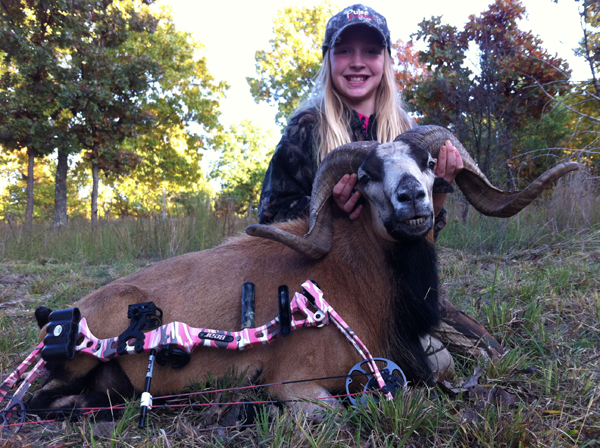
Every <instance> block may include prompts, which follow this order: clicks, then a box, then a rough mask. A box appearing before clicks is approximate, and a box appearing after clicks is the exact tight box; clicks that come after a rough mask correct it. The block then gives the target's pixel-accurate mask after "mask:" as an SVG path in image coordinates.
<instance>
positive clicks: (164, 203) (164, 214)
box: [162, 187, 167, 220]
mask: <svg viewBox="0 0 600 448" xmlns="http://www.w3.org/2000/svg"><path fill="white" fill-rule="evenodd" d="M162 219H163V220H166V219H167V191H166V190H165V187H162Z"/></svg>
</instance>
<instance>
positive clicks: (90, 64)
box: [0, 0, 600, 228]
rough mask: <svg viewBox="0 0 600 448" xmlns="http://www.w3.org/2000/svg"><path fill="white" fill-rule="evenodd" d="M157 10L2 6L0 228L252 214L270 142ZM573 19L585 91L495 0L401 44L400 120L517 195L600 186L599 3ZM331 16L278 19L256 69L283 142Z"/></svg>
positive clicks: (253, 80) (520, 10) (10, 1)
mask: <svg viewBox="0 0 600 448" xmlns="http://www.w3.org/2000/svg"><path fill="white" fill-rule="evenodd" d="M565 1H566V0H565ZM151 3H153V2H152V1H138V0H115V1H111V0H105V1H103V2H93V1H91V0H78V1H74V0H45V1H43V2H28V1H25V0H22V1H16V0H2V1H0V4H1V5H2V8H0V18H1V22H0V42H1V44H0V52H1V55H2V62H1V65H0V145H1V148H2V150H1V151H2V159H1V160H0V161H1V162H2V164H1V168H2V170H3V172H4V173H5V174H6V176H5V179H6V180H5V181H4V183H3V184H2V187H3V191H2V195H1V196H0V203H1V208H0V214H1V217H2V218H3V219H4V220H5V221H7V220H8V221H11V220H12V221H15V222H23V223H24V224H25V226H26V227H27V228H30V227H31V223H32V222H33V220H34V219H35V220H37V221H40V222H44V221H48V220H49V219H50V217H52V223H53V226H54V227H60V226H64V225H66V223H67V216H68V215H70V216H71V217H87V218H90V219H91V223H92V225H93V226H94V227H95V226H96V223H97V219H98V216H99V215H100V216H103V217H106V218H109V217H126V216H134V217H141V216H152V215H157V216H166V215H168V214H171V215H172V214H181V213H184V214H185V213H186V210H189V209H190V204H191V202H190V199H191V198H192V197H193V196H194V195H195V194H196V193H198V192H200V193H201V194H202V195H204V196H210V197H213V198H216V202H215V206H216V208H218V209H220V210H225V209H227V210H230V211H235V213H237V214H244V215H248V214H249V213H251V211H252V204H254V205H256V203H257V198H258V196H259V194H260V193H259V192H260V187H261V185H260V183H261V180H262V176H263V173H264V169H265V165H266V164H267V163H268V158H269V154H270V152H269V151H272V149H273V146H274V145H273V141H276V139H274V138H273V135H269V134H268V133H266V132H265V131H263V130H262V129H260V128H259V127H258V125H257V124H256V123H251V122H249V121H246V122H243V123H239V124H232V125H229V127H228V129H225V128H224V126H223V125H222V124H221V122H220V101H221V100H222V99H223V98H224V95H225V93H226V91H227V88H228V85H227V83H226V82H225V81H217V80H215V79H214V77H213V76H212V75H211V73H210V72H209V71H208V65H207V60H206V58H205V57H203V56H202V45H201V44H200V43H198V42H195V41H194V40H193V39H192V38H191V36H190V35H189V34H187V33H184V32H181V31H178V30H177V29H176V27H175V24H174V23H173V20H172V18H171V16H170V15H169V13H168V12H166V11H165V10H163V9H159V8H157V7H155V6H156V5H151ZM573 8H578V9H579V12H580V17H581V40H580V45H579V47H578V48H577V51H576V54H577V56H578V57H580V58H582V59H584V60H585V61H586V64H587V66H588V67H589V78H588V79H586V80H577V81H575V80H572V79H571V71H570V68H569V66H568V64H567V63H566V61H565V59H564V58H562V57H560V56H559V55H552V54H550V53H549V52H548V51H547V50H545V49H544V44H543V42H542V41H541V39H540V38H539V37H537V36H536V35H534V34H533V33H532V32H527V31H524V30H522V29H520V28H519V26H520V23H521V21H522V19H523V18H524V17H525V15H526V14H527V12H526V9H525V7H524V6H523V4H521V3H520V2H519V1H518V0H497V1H496V2H494V3H492V4H490V5H489V7H488V9H487V10H485V11H482V12H481V13H479V14H473V15H471V16H469V17H468V18H466V19H467V21H466V23H465V25H464V28H463V29H458V28H457V27H454V26H450V25H447V24H444V22H443V18H441V17H435V16H434V17H431V18H430V19H424V20H423V21H422V22H421V23H420V24H418V27H417V29H416V31H415V32H414V33H413V34H412V40H410V41H401V40H399V41H398V42H396V43H395V45H394V49H395V54H394V56H395V61H396V74H397V81H398V85H399V88H400V89H401V91H402V95H403V96H404V99H405V102H406V105H407V107H408V108H409V109H410V110H411V111H412V113H413V116H414V117H415V118H416V119H417V121H419V122H420V123H423V124H427V123H434V124H439V125H442V126H447V127H450V128H451V129H452V130H453V131H454V132H455V133H456V134H457V135H458V136H459V138H460V139H461V140H462V141H463V142H464V143H465V146H466V147H467V148H469V150H470V151H471V152H472V155H473V156H474V158H475V159H476V160H477V161H478V163H479V164H480V167H481V168H482V170H483V171H484V172H485V173H486V174H487V175H488V176H489V177H490V178H491V179H492V181H494V182H497V183H499V184H506V185H507V187H508V188H510V189H514V188H518V187H519V186H520V184H521V181H529V180H531V178H533V177H535V176H536V175H538V174H540V173H541V172H542V171H544V170H545V169H547V168H548V166H551V165H553V164H555V163H557V162H558V161H559V160H563V159H566V158H572V159H578V160H580V161H583V162H584V163H586V164H587V166H588V167H589V169H590V170H591V171H592V172H597V169H598V126H599V121H598V120H599V116H598V110H599V108H598V107H597V106H598V104H600V103H599V101H600V100H599V99H598V91H599V87H598V82H599V81H598V74H597V72H598V66H599V64H600V63H599V62H598V54H599V50H598V47H599V45H600V42H599V37H598V35H599V31H598V29H599V26H598V17H599V14H600V13H599V7H598V2H595V1H580V2H573ZM335 11H337V9H336V7H333V6H332V5H331V4H329V3H323V4H321V5H319V6H315V7H308V8H307V7H288V8H284V9H282V10H281V11H280V12H279V14H278V15H277V17H275V19H274V22H273V30H272V38H271V39H270V41H269V45H270V49H269V50H259V51H257V52H256V54H255V61H256V77H247V78H246V79H247V82H248V85H249V89H250V92H251V94H252V96H253V97H254V99H255V101H256V102H265V103H267V104H270V105H274V106H277V110H278V112H277V115H276V121H277V124H278V125H279V126H280V127H281V129H283V128H284V127H285V125H286V122H287V118H288V117H289V115H290V114H291V113H292V112H293V111H294V109H295V108H296V107H298V105H299V104H300V102H301V101H302V100H303V99H305V98H306V96H307V94H308V92H309V91H310V88H311V87H312V83H313V78H314V76H315V74H316V72H317V70H318V68H319V66H320V61H321V55H322V53H321V43H322V39H323V34H324V29H325V24H326V21H327V19H328V17H330V16H331V15H332V14H333V13H334V12H335ZM207 151H209V152H208V153H207ZM211 153H212V155H210V157H209V159H210V160H211V162H210V163H207V162H203V157H206V154H211ZM25 161H26V162H27V164H26V165H23V164H24V163H25ZM34 204H35V205H36V206H35V207H34ZM98 204H100V205H98ZM225 204H229V205H227V206H225Z"/></svg>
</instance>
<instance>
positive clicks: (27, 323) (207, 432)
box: [0, 187, 600, 447]
mask: <svg viewBox="0 0 600 448" xmlns="http://www.w3.org/2000/svg"><path fill="white" fill-rule="evenodd" d="M565 188H566V187H565ZM569 191H571V192H573V191H577V190H576V189H574V188H572V189H571V190H569ZM557 194H560V195H562V196H559V197H558V198H557V197H556V196H554V197H549V198H547V200H546V203H545V204H542V205H539V204H534V205H532V206H530V207H529V208H528V209H526V210H525V211H523V212H522V213H521V214H520V215H519V217H517V218H511V219H508V220H499V219H491V218H484V217H481V216H479V215H478V214H477V213H476V212H474V211H473V210H471V211H470V212H469V216H468V220H467V221H466V222H463V221H461V220H460V219H458V218H455V216H454V215H455V214H456V213H455V212H454V211H453V210H456V209H458V206H459V202H458V201H457V202H456V203H453V202H452V201H450V203H449V206H448V208H449V209H450V217H451V219H450V221H449V223H448V226H447V228H446V229H445V230H444V232H443V233H442V236H441V238H440V241H439V242H438V243H439V244H438V252H439V256H440V276H441V283H442V285H443V292H444V294H446V295H447V296H448V297H449V298H450V300H451V301H452V302H453V303H454V304H455V305H456V306H457V307H458V308H460V309H462V310H463V311H465V312H466V313H468V314H470V315H472V316H474V317H475V318H476V319H477V320H478V321H479V322H481V323H482V324H483V325H484V326H485V327H486V328H487V329H488V330H489V331H490V332H491V333H492V335H494V337H496V338H497V339H498V340H499V341H500V342H501V343H502V344H503V345H504V346H506V347H508V348H510V351H509V352H508V353H507V354H506V355H505V356H504V357H503V358H502V359H500V360H495V361H487V362H486V361H483V360H473V359H464V358H461V357H459V356H455V360H456V363H457V368H456V372H455V376H454V377H451V378H449V382H450V384H451V385H452V386H453V387H454V386H458V385H460V384H462V383H463V382H464V381H466V380H467V379H469V378H470V377H471V376H472V375H473V374H474V372H475V369H476V368H482V369H483V372H482V375H481V377H480V379H479V381H478V384H479V387H478V388H475V389H471V390H470V391H468V392H467V391H463V392H460V393H457V394H456V393H451V392H450V393H449V392H448V391H442V390H441V389H438V388H417V389H410V390H408V391H406V392H402V393H399V394H397V396H396V397H395V399H394V400H393V401H391V402H388V401H385V400H381V401H380V402H379V403H376V402H375V401H374V400H373V399H370V398H369V399H368V400H367V403H366V404H364V405H360V406H358V407H350V406H349V407H344V408H343V409H338V410H332V411H328V412H324V415H323V416H322V418H321V419H320V420H317V421H315V420H310V419H307V417H306V416H303V415H298V414H295V413H293V412H290V411H285V410H283V409H282V408H281V407H279V406H275V405H270V404H268V405H260V406H258V407H257V408H256V409H255V411H256V412H257V414H258V417H257V420H256V426H255V427H251V428H248V429H245V430H242V429H241V428H233V429H225V428H224V427H228V426H230V425H236V424H237V423H239V419H240V418H241V417H240V416H242V415H245V412H246V411H247V410H243V409H242V408H241V407H240V406H238V405H217V404H215V403H222V402H226V401H254V400H267V399H269V396H268V394H267V393H266V392H265V391H264V390H263V389H261V388H258V389H252V390H250V391H247V392H244V393H241V392H239V391H232V392H227V393H221V394H214V393H211V394H202V395H195V396H190V397H186V398H181V399H179V400H177V401H176V403H178V404H190V405H196V407H184V408H174V409H159V408H155V409H153V410H152V411H151V413H150V418H149V425H148V427H147V428H146V429H143V430H142V429H139V428H137V415H138V407H137V405H136V404H135V403H132V404H130V405H129V406H128V407H127V408H126V410H125V411H124V412H123V414H122V415H121V416H116V417H115V419H114V421H113V422H96V421H94V419H93V417H90V418H86V419H84V420H81V421H79V422H73V423H66V422H60V423H50V424H45V425H33V426H31V427H27V428H24V429H23V430H22V431H21V432H20V433H19V434H18V435H16V436H13V437H12V438H9V439H7V438H3V439H0V446H84V447H101V446H102V447H131V446H133V447H154V446H159V447H183V446H185V447H188V446H190V447H246V446H252V447H288V446H298V447H324V446H326V447H346V446H352V447H359V446H360V447H385V446H390V447H399V446H407V447H408V446H410V447H430V446H440V447H442V446H444V447H445V446H459V447H462V446H465V447H525V446H536V447H548V446H552V447H554V446H556V447H572V446H581V447H586V446H587V447H594V446H600V323H599V322H600V216H598V215H599V213H600V212H599V210H600V204H599V203H597V202H595V203H588V204H587V206H586V207H587V208H585V207H584V205H585V204H582V203H579V204H577V207H576V208H577V210H575V211H573V208H574V205H573V204H572V203H568V204H567V203H565V202H563V204H562V206H561V204H560V203H559V199H560V198H561V197H562V198H563V199H562V200H563V201H566V199H565V198H567V199H568V198H571V197H573V196H572V195H569V194H566V193H564V192H563V193H561V192H560V191H559V193H557ZM571 202H572V201H571ZM569 210H571V211H569ZM202 220H203V221H202ZM202 220H200V218H198V217H182V218H177V219H171V220H170V221H169V222H163V221H159V220H145V221H117V222H104V223H102V225H101V237H98V238H96V237H94V236H93V235H92V234H91V232H90V231H89V229H87V223H71V226H70V227H69V228H68V229H67V230H66V231H62V232H60V233H57V232H53V231H51V230H50V229H47V228H42V226H40V227H39V228H37V229H36V232H38V233H36V234H35V243H34V242H33V240H31V239H30V240H28V239H27V238H26V237H25V236H24V235H22V234H20V233H19V232H20V230H19V229H10V228H8V229H7V228H6V227H4V228H3V231H4V232H5V233H4V234H2V235H3V237H2V240H1V241H2V242H1V244H2V250H1V254H2V260H1V261H0V368H1V371H2V373H3V374H6V373H7V372H8V371H9V370H10V369H12V368H14V367H16V365H18V363H20V362H21V361H22V360H23V359H24V358H25V356H26V355H27V354H28V353H29V352H30V350H31V349H32V348H33V347H34V346H35V344H36V341H37V330H36V325H35V323H34V322H33V310H34V308H35V307H36V306H38V305H40V304H45V305H47V306H50V307H52V308H61V307H65V306H67V305H69V304H71V303H73V302H74V301H75V300H77V299H78V298H80V297H81V296H83V295H85V294H87V293H88V292H90V291H93V290H94V289H96V288H98V287H99V286H101V285H103V284H106V283H109V282H110V281H112V280H114V279H116V278H119V277H122V276H124V275H127V274H129V273H131V272H134V271H136V270H138V269H140V268H142V267H144V266H147V265H148V264H149V263H153V262H155V261H156V260H159V259H162V258H166V257H169V256H172V255H175V254H178V253H183V252H187V251H190V250H200V249H202V248H204V247H209V246H211V245H213V244H216V243H217V242H218V241H220V240H221V239H222V238H224V237H226V236H227V235H226V234H227V233H228V230H229V231H230V230H231V225H230V223H229V224H225V220H224V219H222V218H217V217H214V216H208V215H207V216H205V217H204V218H202ZM246 224H247V222H246V221H242V220H240V221H238V222H237V223H236V228H237V229H241V228H243V227H244V226H245V225H246ZM204 225H205V226H206V227H205V228H202V229H201V226H204ZM7 232H8V233H7ZM11 232H12V233H11ZM202 232H204V233H202ZM7 235H8V236H7ZM11 235H13V236H11ZM3 304H7V305H5V306H3ZM239 384H240V380H239V378H238V377H237V376H236V375H231V376H230V377H227V378H222V379H213V380H212V381H209V382H208V383H204V384H197V385H195V386H193V387H192V388H191V389H190V391H205V390H210V389H211V388H220V387H228V386H229V387H233V386H236V385H239ZM494 391H495V392H496V393H495V394H492V392H494ZM490 397H491V398H490ZM506 397H508V400H509V401H506V400H507V398H506ZM488 399H489V401H488ZM200 404H210V405H212V406H201V407H200V406H197V405H200Z"/></svg>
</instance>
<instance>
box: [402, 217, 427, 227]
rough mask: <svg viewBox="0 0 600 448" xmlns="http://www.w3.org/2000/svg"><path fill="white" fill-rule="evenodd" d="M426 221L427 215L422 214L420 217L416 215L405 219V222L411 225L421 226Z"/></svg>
mask: <svg viewBox="0 0 600 448" xmlns="http://www.w3.org/2000/svg"><path fill="white" fill-rule="evenodd" d="M425 221H427V217H425V216H421V217H420V218H417V217H415V218H412V219H407V220H406V221H404V224H408V225H409V226H420V225H421V224H425Z"/></svg>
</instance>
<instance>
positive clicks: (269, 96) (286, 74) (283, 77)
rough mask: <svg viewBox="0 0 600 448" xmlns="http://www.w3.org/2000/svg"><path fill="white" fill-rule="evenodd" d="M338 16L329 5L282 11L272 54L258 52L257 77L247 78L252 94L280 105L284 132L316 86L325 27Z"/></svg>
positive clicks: (276, 26) (271, 42) (279, 121)
mask: <svg viewBox="0 0 600 448" xmlns="http://www.w3.org/2000/svg"><path fill="white" fill-rule="evenodd" d="M335 12H336V11H334V10H333V8H332V6H331V4H330V3H329V2H324V3H321V4H320V5H317V6H315V7H314V8H306V7H288V8H285V9H284V10H283V11H279V13H278V14H277V18H276V19H275V21H274V25H273V34H274V37H273V38H272V39H271V40H270V41H269V43H270V44H271V50H270V51H264V50H260V51H257V52H256V55H255V59H256V72H257V74H258V77H257V78H251V77H247V78H246V80H247V81H248V84H250V92H251V93H252V96H253V97H254V100H255V101H256V102H257V103H258V102H260V101H265V102H267V103H268V104H276V105H277V109H278V112H277V115H276V121H277V123H278V124H279V125H280V126H281V127H282V129H283V128H285V126H286V124H287V118H288V116H289V115H290V114H291V113H292V112H293V111H294V110H295V109H296V108H297V107H298V106H299V105H300V103H301V101H302V100H303V99H306V97H307V95H308V93H309V92H310V90H311V88H312V86H313V79H314V77H315V76H316V74H317V72H318V71H319V68H320V67H321V60H322V57H323V56H322V55H323V53H322V50H321V45H322V43H323V38H324V37H325V26H326V25H327V20H328V19H329V18H330V17H331V16H332V15H333V14H335Z"/></svg>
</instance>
